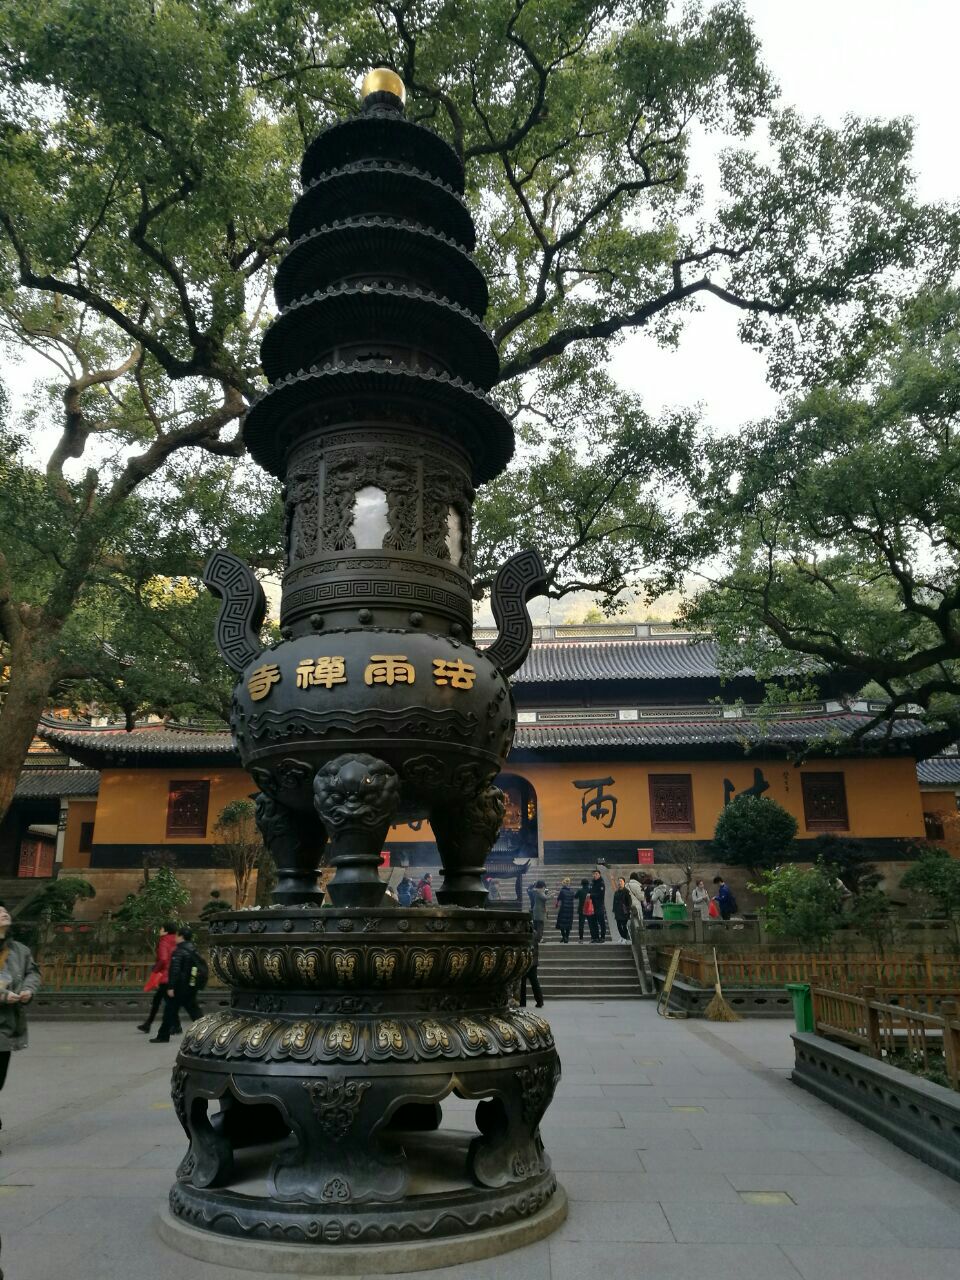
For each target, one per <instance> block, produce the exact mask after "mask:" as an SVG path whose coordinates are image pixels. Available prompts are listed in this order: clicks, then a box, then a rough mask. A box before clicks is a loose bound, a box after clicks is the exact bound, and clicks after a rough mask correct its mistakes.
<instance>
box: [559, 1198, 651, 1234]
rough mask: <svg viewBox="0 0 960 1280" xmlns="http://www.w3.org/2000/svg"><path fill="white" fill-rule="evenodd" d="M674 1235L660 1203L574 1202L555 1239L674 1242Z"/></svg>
mask: <svg viewBox="0 0 960 1280" xmlns="http://www.w3.org/2000/svg"><path fill="white" fill-rule="evenodd" d="M673 1238H674V1237H673V1232H672V1231H671V1230H670V1227H669V1225H668V1223H667V1219H666V1217H665V1216H664V1213H663V1210H662V1209H661V1207H660V1205H659V1204H654V1203H646V1202H638V1203H633V1204H623V1203H618V1202H612V1203H607V1204H598V1203H585V1202H583V1201H571V1204H570V1214H569V1216H568V1218H567V1220H566V1222H565V1223H564V1224H563V1226H562V1227H560V1229H559V1230H558V1231H557V1232H556V1235H555V1236H554V1237H552V1239H553V1240H556V1241H563V1240H570V1241H583V1240H596V1241H603V1243H605V1244H616V1243H618V1242H630V1241H632V1242H634V1243H636V1244H641V1243H650V1242H654V1243H656V1242H661V1241H665V1240H669V1241H671V1242H672V1241H673Z"/></svg>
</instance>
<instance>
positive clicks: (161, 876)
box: [113, 867, 190, 939]
mask: <svg viewBox="0 0 960 1280" xmlns="http://www.w3.org/2000/svg"><path fill="white" fill-rule="evenodd" d="M189 902H190V892H189V890H188V889H187V888H186V886H185V885H184V884H183V883H182V881H180V880H178V879H177V877H176V875H175V873H174V872H173V870H172V869H171V868H170V867H158V868H157V869H156V870H155V871H153V872H151V873H150V876H149V879H147V880H145V881H144V883H143V884H142V885H141V886H140V888H139V889H138V890H137V892H136V893H128V894H127V896H126V898H124V900H123V902H121V904H120V906H119V907H118V908H117V910H116V911H115V912H114V913H113V919H114V922H115V923H116V924H117V925H119V926H120V928H121V929H126V930H129V931H130V932H131V933H134V932H135V933H145V934H146V935H147V937H148V938H150V939H153V938H154V937H155V935H156V934H157V933H158V931H159V929H160V926H161V925H162V924H163V923H164V921H166V920H180V919H181V918H182V915H181V913H182V911H183V908H184V907H186V906H187V905H188V904H189Z"/></svg>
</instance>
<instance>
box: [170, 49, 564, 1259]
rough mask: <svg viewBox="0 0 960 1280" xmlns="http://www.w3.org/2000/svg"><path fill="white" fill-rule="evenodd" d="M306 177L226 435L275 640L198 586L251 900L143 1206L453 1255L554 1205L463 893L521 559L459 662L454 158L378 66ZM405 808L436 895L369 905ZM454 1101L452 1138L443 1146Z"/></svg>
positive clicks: (501, 698) (524, 1037) (540, 1043)
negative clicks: (256, 538) (249, 799)
mask: <svg viewBox="0 0 960 1280" xmlns="http://www.w3.org/2000/svg"><path fill="white" fill-rule="evenodd" d="M302 177H303V183H304V190H303V194H302V196H301V197H300V199H299V200H298V201H297V203H296V205H295V206H294V209H293V212H292V214H291V218H290V241H291V243H290V248H289V250H288V252H287V254H286V256H285V257H284V259H283V261H282V263H281V264H280V266H279V268H278V271H277V277H276V285H275V288H276V296H277V302H278V305H279V308H280V313H279V316H278V318H277V319H276V320H275V322H274V323H273V324H272V326H271V327H270V329H269V330H268V332H267V334H266V336H265V338H264V341H263V345H262V358H263V367H264V370H265V372H266V374H267V377H268V379H269V381H270V384H271V385H270V388H269V390H268V391H267V392H266V393H265V394H264V395H263V396H262V397H261V399H260V400H259V401H258V402H257V403H256V404H255V405H254V407H253V408H252V409H251V410H250V412H249V414H248V415H247V420H246V423H245V427H244V431H245V439H246V443H247V446H248V448H249V450H250V453H251V454H252V456H253V457H254V459H255V460H256V461H257V462H259V463H260V464H261V465H262V466H263V467H265V468H266V469H267V470H268V471H270V472H272V473H273V474H274V475H277V476H280V477H282V478H283V481H284V485H285V502H286V507H285V510H286V529H285V534H286V549H287V566H286V572H285V574H284V578H283V592H282V602H281V632H282V635H283V637H284V638H283V640H282V641H281V642H280V643H279V644H277V645H274V646H272V647H270V648H268V649H263V648H262V646H261V644H260V641H259V639H258V629H259V626H260V624H261V623H262V620H263V616H264V598H263V593H262V590H261V588H260V586H259V584H258V582H257V580H256V578H255V577H254V575H253V574H252V573H251V572H250V570H249V569H248V568H247V567H246V565H244V564H243V563H242V562H241V561H239V560H238V559H237V558H236V557H234V556H232V555H231V554H229V553H228V552H216V553H214V555H212V556H211V558H210V560H209V562H208V565H207V569H206V572H205V580H206V582H207V585H208V586H209V587H210V589H211V590H212V591H214V592H215V593H216V594H217V595H218V596H220V598H221V609H220V615H219V619H218V624H217V638H218V643H219V646H220V649H221V652H222V653H223V656H224V658H225V659H226V661H227V662H228V663H229V664H230V665H231V667H233V669H234V670H235V671H236V672H237V675H238V683H237V687H236V691H235V696H234V704H233V715H232V729H233V734H234V739H235V742H236V746H237V750H238V752H239V754H240V758H241V760H242V761H243V764H244V766H245V767H246V768H247V769H248V770H249V772H250V773H251V775H252V776H253V777H254V778H255V780H256V782H257V785H258V786H259V788H260V794H259V796H258V798H257V812H258V822H259V825H260V830H261V832H262V834H263V837H264V839H265V841H266V843H267V845H268V846H269V848H270V849H271V851H272V852H273V854H274V856H275V858H276V861H277V865H278V872H279V879H278V885H277V889H276V892H275V894H274V902H275V904H276V905H274V906H271V907H270V908H267V909H265V910H262V911H247V912H236V913H232V912H224V913H223V914H222V915H221V916H219V917H218V918H217V920H216V921H215V922H214V924H213V925H212V934H213V938H212V947H211V960H212V963H213V966H214V968H215V970H216V972H217V973H218V974H219V975H220V977H221V978H222V979H223V981H224V982H225V983H227V984H228V985H229V987H230V989H231V1002H230V1008H229V1009H228V1010H223V1011H220V1012H217V1013H214V1014H211V1015H209V1016H207V1017H204V1018H203V1019H201V1020H200V1021H199V1022H197V1023H196V1024H195V1025H194V1026H193V1027H192V1028H191V1029H190V1030H189V1031H188V1033H187V1034H186V1035H185V1036H184V1039H183V1043H182V1047H181V1051H180V1054H179V1056H178V1059H177V1065H176V1068H175V1071H174V1079H173V1097H174V1102H175V1105H176V1109H177V1115H178V1116H179V1118H180V1121H181V1123H182V1124H183V1127H184V1129H185V1130H186V1132H187V1135H188V1137H189V1140H190V1146H189V1150H188V1152H187V1154H186V1156H185V1157H184V1159H183V1161H182V1162H181V1164H180V1167H179V1169H178V1170H177V1181H176V1183H175V1184H174V1187H173V1189H172V1191H171V1194H170V1208H171V1213H172V1215H173V1217H174V1219H177V1220H179V1221H180V1222H181V1223H185V1224H189V1225H191V1226H193V1227H197V1228H201V1229H204V1230H206V1231H209V1232H218V1233H222V1234H223V1235H228V1236H235V1237H246V1238H262V1239H276V1240H280V1241H286V1242H291V1243H299V1244H315V1245H331V1246H338V1247H339V1246H343V1247H344V1248H347V1249H349V1246H351V1245H356V1246H361V1245H370V1244H380V1243H390V1242H394V1241H408V1240H409V1241H424V1240H428V1239H431V1238H442V1239H444V1240H446V1241H447V1242H448V1243H452V1238H453V1237H462V1236H464V1235H465V1234H470V1233H475V1232H477V1231H478V1230H483V1229H485V1228H490V1227H497V1226H505V1227H506V1226H510V1225H511V1224H517V1223H520V1222H524V1221H527V1222H530V1221H533V1220H534V1219H537V1218H538V1217H542V1216H543V1214H544V1213H545V1212H547V1209H548V1208H549V1206H550V1205H551V1204H553V1205H558V1204H559V1203H560V1200H561V1198H562V1197H561V1196H558V1195H557V1194H556V1193H557V1183H556V1179H555V1177H554V1175H553V1173H552V1171H551V1168H550V1161H549V1158H548V1157H547V1155H546V1153H545V1151H544V1148H543V1143H542V1141H541V1139H540V1133H539V1124H540V1120H541V1117H542V1116H543V1114H544V1112H545V1110H546V1108H547V1106H548V1104H549V1102H550V1100H551V1098H552V1096H553V1093H554V1089H555V1087H556V1083H557V1080H558V1079H559V1075H560V1063H559V1059H558V1056H557V1052H556V1049H555V1047H554V1043H553V1037H552V1035H551V1032H550V1027H549V1025H548V1024H547V1023H546V1022H545V1021H544V1019H543V1018H542V1017H540V1016H539V1015H538V1014H536V1013H533V1012H529V1013H528V1012H527V1011H526V1010H525V1009H521V1008H519V1007H518V1006H517V1005H516V1003H515V1001H514V1000H512V999H511V993H512V991H513V990H514V989H515V985H516V982H517V980H518V979H519V978H520V977H521V976H522V974H523V973H524V972H525V971H526V969H527V968H528V967H529V965H530V963H531V960H532V954H533V950H532V948H533V942H532V933H531V925H530V920H529V917H528V916H526V915H521V914H519V913H516V912H511V911H507V910H488V909H485V907H484V901H485V897H486V893H485V889H484V887H483V884H482V880H481V875H482V871H483V864H484V860H485V858H486V855H487V853H488V852H489V850H490V848H491V846H492V845H493V842H494V841H495V839H496V836H497V832H498V830H499V827H500V823H501V820H502V816H503V800H502V796H501V795H500V792H499V791H498V790H497V789H496V788H495V787H494V786H493V780H494V778H495V777H496V775H497V773H498V771H499V770H500V769H501V767H502V765H503V762H504V760H505V758H506V755H507V752H508V751H509V748H510V745H511V742H512V739H513V734H514V729H515V723H516V717H515V712H514V707H513V700H512V697H511V693H510V688H509V684H508V679H507V678H508V676H509V675H510V674H511V672H513V671H514V670H516V668H517V667H518V666H519V665H520V663H521V662H522V661H523V659H524V657H525V656H526V653H527V651H528V649H529V646H530V640H531V627H530V621H529V617H528V615H527V611H526V600H527V598H528V597H529V596H530V595H531V594H533V593H535V592H536V591H537V590H539V589H540V588H541V586H542V577H543V566H542V563H541V561H540V557H539V556H538V555H537V554H536V553H535V552H525V553H523V554H521V555H519V556H516V557H514V559H513V560H511V561H509V562H508V563H507V564H506V565H505V566H504V567H503V569H502V570H501V571H500V573H499V574H498V576H497V579H496V583H495V587H494V595H493V607H494V614H495V616H496V618H497V620H498V623H499V626H500V634H499V638H498V639H497V641H496V642H495V643H494V644H493V645H492V646H490V647H489V648H488V649H486V650H485V651H480V650H478V649H477V648H475V646H474V644H473V642H472V604H471V556H470V548H471V522H472V511H473V499H474V496H475V488H474V487H475V485H477V484H480V483H482V482H484V481H487V480H490V479H491V478H493V477H494V476H496V475H497V474H498V473H499V472H500V471H502V470H503V468H504V467H505V466H506V464H507V462H508V460H509V458H510V455H511V453H512V449H513V432H512V429H511V426H510V423H509V421H508V420H507V419H506V418H505V417H504V415H503V413H502V412H501V411H500V409H499V408H498V407H497V406H496V405H495V404H494V403H493V401H492V400H490V399H489V398H488V396H487V394H486V392H487V391H488V390H489V388H490V387H491V385H492V384H493V382H494V380H495V379H496V376H497V372H498V357H497V352H496V349H495V347H494V345H493V343H492V341H491V339H490V337H489V336H488V334H487V332H486V330H485V329H484V328H483V326H482V323H481V317H482V316H483V314H484V312H485V310H486V306H487V288H486V283H485V280H484V278H483V275H482V273H481V272H480V270H479V269H478V267H477V266H476V264H475V263H474V261H473V259H472V258H471V256H470V254H471V251H472V249H473V247H474V240H475V236H474V226H473V221H472V219H471V217H470V214H469V211H468V210H467V207H466V205H465V204H464V201H463V196H462V193H463V185H464V184H463V169H462V166H461V163H460V161H459V159H458V157H457V156H456V154H455V153H454V151H453V150H452V149H451V148H450V147H449V146H448V145H447V143H446V142H444V141H443V140H442V139H441V138H440V137H439V136H438V135H436V134H434V133H432V132H431V131H430V130H428V129H426V128H423V127H422V126H419V125H416V124H413V123H411V122H409V121H407V120H406V119H405V118H404V114H403V86H402V84H401V82H400V81H399V79H398V78H397V77H396V76H395V75H393V73H391V72H374V73H371V76H369V77H368V78H367V81H366V82H365V85H364V95H363V105H362V110H361V113H360V114H359V115H358V116H356V117H354V118H351V119H347V120H344V121H341V122H340V123H338V124H336V125H334V126H332V127H331V128H329V129H326V130H325V131H324V132H323V133H321V134H320V136H319V137H318V138H316V139H315V141H314V142H313V143H312V144H311V146H310V147H309V148H308V150H307V152H306V155H305V157H304V160H303V165H302ZM425 816H426V817H428V818H429V820H430V823H431V825H432V827H433V831H434V834H435V838H436V843H437V848H438V851H439V855H440V861H441V865H442V872H443V876H442V884H441V885H440V888H439V891H438V894H437V897H438V899H439V904H440V905H439V906H437V907H434V908H425V907H414V908H406V909H405V908H400V907H397V906H395V905H389V900H387V902H388V905H382V904H383V902H384V898H383V894H384V882H383V881H382V880H381V878H380V875H379V870H378V868H379V863H380V856H381V850H382V848H383V845H384V841H385V838H386V834H387V830H388V827H389V825H390V824H391V823H392V822H396V821H398V820H405V819H413V818H421V817H425ZM327 841H329V848H327V849H325V846H326V842H327ZM325 852H326V857H327V859H328V860H329V862H330V863H331V864H332V866H333V867H334V868H335V874H334V877H333V880H332V881H331V883H330V885H329V886H328V893H329V899H330V902H331V903H332V905H330V906H321V902H322V899H323V894H322V893H321V892H320V890H319V889H318V886H317V882H318V867H319V864H320V861H321V856H322V855H323V854H324V853H325ZM451 1095H452V1096H453V1097H455V1098H457V1099H461V1100H466V1102H463V1101H461V1102H457V1103H455V1104H453V1105H454V1107H455V1109H456V1110H457V1111H458V1113H460V1114H463V1115H464V1118H465V1119H466V1120H467V1121H468V1122H469V1126H468V1127H469V1131H461V1130H456V1129H454V1130H448V1129H447V1128H446V1126H443V1127H441V1117H442V1111H441V1104H442V1103H443V1102H444V1100H445V1099H447V1098H450V1097H451ZM467 1104H469V1109H467ZM474 1104H475V1105H474ZM527 1238H531V1237H529V1236H528V1237H527ZM490 1251H491V1252H495V1251H496V1250H495V1249H491V1250H490ZM448 1260H449V1259H448ZM419 1265H424V1264H423V1263H422V1262H421V1263H420V1264H419ZM401 1268H402V1263H397V1264H396V1266H392V1265H391V1266H385V1267H383V1269H384V1270H392V1269H401Z"/></svg>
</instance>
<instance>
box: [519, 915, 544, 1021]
mask: <svg viewBox="0 0 960 1280" xmlns="http://www.w3.org/2000/svg"><path fill="white" fill-rule="evenodd" d="M544 897H546V894H544ZM539 963H540V939H539V938H538V937H537V935H536V934H534V935H533V964H532V965H531V966H530V968H529V969H528V970H527V972H526V973H525V974H524V975H523V977H522V978H521V979H520V1004H521V1006H523V1005H525V1004H526V1003H527V979H528V978H529V980H530V987H531V989H532V991H533V998H534V1000H535V1001H536V1004H537V1008H538V1009H542V1008H543V991H542V990H541V988H540V979H539V978H538V977H537V965H538V964H539Z"/></svg>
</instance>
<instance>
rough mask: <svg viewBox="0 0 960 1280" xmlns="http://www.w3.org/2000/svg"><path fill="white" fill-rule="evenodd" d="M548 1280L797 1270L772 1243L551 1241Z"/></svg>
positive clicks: (691, 1277) (688, 1277) (747, 1279)
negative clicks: (720, 1246)
mask: <svg viewBox="0 0 960 1280" xmlns="http://www.w3.org/2000/svg"><path fill="white" fill-rule="evenodd" d="M550 1262H551V1272H550V1275H551V1280H583V1278H584V1277H585V1276H597V1275H601V1274H607V1275H611V1276H617V1277H622V1280H637V1278H638V1277H640V1276H643V1277H647V1276H650V1277H656V1280H797V1270H796V1268H795V1267H794V1266H793V1264H792V1263H791V1262H790V1260H789V1258H787V1257H786V1255H785V1254H784V1253H783V1252H782V1250H780V1249H779V1248H777V1246H776V1245H765V1244H736V1245H725V1246H724V1247H723V1248H722V1249H720V1248H716V1247H714V1246H710V1245H700V1244H648V1245H644V1246H643V1248H642V1249H638V1248H637V1246H636V1244H603V1243H595V1242H591V1243H584V1244H574V1243H571V1242H569V1241H565V1240H558V1241H553V1242H552V1243H551V1246H550Z"/></svg>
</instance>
